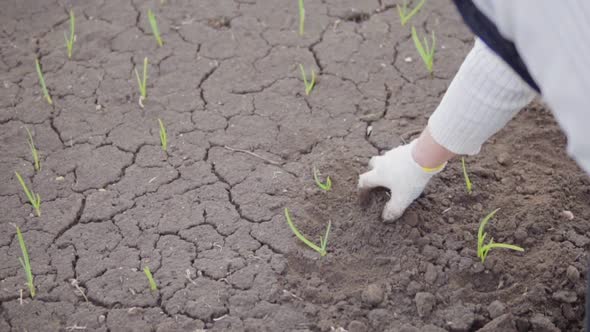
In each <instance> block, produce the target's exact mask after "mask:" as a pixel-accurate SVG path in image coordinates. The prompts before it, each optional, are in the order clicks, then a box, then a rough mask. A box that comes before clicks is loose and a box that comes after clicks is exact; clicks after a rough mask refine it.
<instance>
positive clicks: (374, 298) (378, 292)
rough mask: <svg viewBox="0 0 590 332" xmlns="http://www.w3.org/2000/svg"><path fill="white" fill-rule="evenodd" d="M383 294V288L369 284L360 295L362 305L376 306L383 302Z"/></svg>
mask: <svg viewBox="0 0 590 332" xmlns="http://www.w3.org/2000/svg"><path fill="white" fill-rule="evenodd" d="M384 293H385V292H384V291H383V288H382V287H381V286H380V285H378V284H370V285H369V286H367V288H365V290H364V291H363V293H362V294H361V298H362V300H363V302H364V303H366V304H368V305H370V306H377V305H379V304H380V303H381V302H383V298H384V296H385V294H384Z"/></svg>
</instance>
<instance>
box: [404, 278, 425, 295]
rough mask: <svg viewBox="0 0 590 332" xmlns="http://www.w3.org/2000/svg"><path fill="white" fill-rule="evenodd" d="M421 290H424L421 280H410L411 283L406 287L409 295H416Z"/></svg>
mask: <svg viewBox="0 0 590 332" xmlns="http://www.w3.org/2000/svg"><path fill="white" fill-rule="evenodd" d="M421 290H422V285H420V283H419V282H417V281H414V280H412V281H410V284H408V287H407V288H406V292H407V293H408V295H414V294H416V293H418V292H419V291H421Z"/></svg>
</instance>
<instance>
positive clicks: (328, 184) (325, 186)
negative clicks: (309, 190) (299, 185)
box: [313, 167, 332, 191]
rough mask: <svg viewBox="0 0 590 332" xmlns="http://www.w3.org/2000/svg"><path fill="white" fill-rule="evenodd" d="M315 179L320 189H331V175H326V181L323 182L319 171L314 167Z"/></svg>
mask: <svg viewBox="0 0 590 332" xmlns="http://www.w3.org/2000/svg"><path fill="white" fill-rule="evenodd" d="M313 179H314V180H315V184H316V185H317V186H318V187H320V189H322V190H323V191H330V189H332V180H331V179H330V177H329V176H328V177H326V182H325V183H324V182H322V181H321V180H320V179H319V171H318V169H317V168H315V167H314V168H313Z"/></svg>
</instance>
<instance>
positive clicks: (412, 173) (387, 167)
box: [358, 141, 444, 221]
mask: <svg viewBox="0 0 590 332" xmlns="http://www.w3.org/2000/svg"><path fill="white" fill-rule="evenodd" d="M414 144H415V141H412V142H411V143H410V144H406V145H402V146H399V147H397V148H395V149H392V150H390V151H387V152H386V153H385V154H384V155H382V156H375V157H373V158H371V160H370V161H369V171H368V172H366V173H364V174H361V175H360V177H359V183H358V188H359V190H360V191H361V195H362V194H363V193H362V191H368V190H370V189H372V188H375V187H385V188H387V189H389V190H390V191H391V198H390V199H389V202H387V204H386V205H385V208H384V209H383V214H382V216H383V219H384V220H386V221H391V220H395V219H397V218H399V217H400V216H401V215H402V214H403V213H404V211H405V210H406V208H407V207H408V206H409V205H410V204H411V203H412V202H413V201H414V200H415V199H416V198H418V196H420V194H421V193H422V191H423V190H424V187H426V184H427V183H428V181H429V180H430V178H431V177H432V176H433V175H435V174H437V173H439V172H440V171H442V169H443V168H444V165H443V166H441V167H440V168H437V169H436V170H426V169H424V168H422V167H421V166H420V165H418V164H417V163H416V162H415V161H414V158H413V157H412V149H413V147H414Z"/></svg>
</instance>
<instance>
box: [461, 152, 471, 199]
mask: <svg viewBox="0 0 590 332" xmlns="http://www.w3.org/2000/svg"><path fill="white" fill-rule="evenodd" d="M461 165H462V167H463V177H464V178H465V187H466V188H467V192H468V193H469V194H471V187H472V186H473V184H472V183H471V180H469V175H468V174H467V167H466V166H465V158H464V157H463V158H461Z"/></svg>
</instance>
